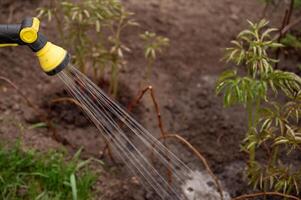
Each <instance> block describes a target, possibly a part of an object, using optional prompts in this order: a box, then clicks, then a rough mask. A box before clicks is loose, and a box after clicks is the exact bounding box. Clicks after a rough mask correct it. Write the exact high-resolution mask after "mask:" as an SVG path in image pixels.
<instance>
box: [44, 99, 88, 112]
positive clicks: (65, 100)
mask: <svg viewBox="0 0 301 200" xmlns="http://www.w3.org/2000/svg"><path fill="white" fill-rule="evenodd" d="M61 102H70V103H73V104H75V105H77V106H78V107H80V108H81V109H84V107H83V106H82V104H80V103H79V102H78V101H77V100H75V99H73V98H71V97H61V98H56V99H52V100H51V101H50V104H54V103H61Z"/></svg>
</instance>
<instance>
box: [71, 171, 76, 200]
mask: <svg viewBox="0 0 301 200" xmlns="http://www.w3.org/2000/svg"><path fill="white" fill-rule="evenodd" d="M70 185H71V188H72V199H73V200H77V187H76V179H75V175H74V174H71V176H70Z"/></svg>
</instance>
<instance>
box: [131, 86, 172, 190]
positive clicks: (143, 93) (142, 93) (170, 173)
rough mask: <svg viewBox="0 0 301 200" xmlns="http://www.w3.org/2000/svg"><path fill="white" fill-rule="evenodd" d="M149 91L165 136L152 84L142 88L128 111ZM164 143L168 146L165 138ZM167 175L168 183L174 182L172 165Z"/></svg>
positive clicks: (160, 127)
mask: <svg viewBox="0 0 301 200" xmlns="http://www.w3.org/2000/svg"><path fill="white" fill-rule="evenodd" d="M147 91H149V92H150V96H151V99H152V101H153V105H154V108H155V111H156V114H157V121H158V127H159V129H160V134H161V137H163V138H165V137H164V136H165V130H164V126H163V122H162V117H161V113H160V108H159V104H158V102H157V100H156V97H155V92H154V89H153V87H152V86H151V85H149V86H147V87H146V88H144V89H143V90H141V92H140V93H139V94H138V96H137V97H136V98H135V99H134V101H133V102H132V103H130V104H129V106H128V111H129V112H131V111H132V110H133V108H134V107H135V106H136V105H137V104H138V103H140V101H141V99H142V98H143V97H144V95H145V93H146V92H147ZM163 145H164V146H167V145H166V143H165V140H163ZM167 154H168V155H169V152H167ZM168 155H167V158H168V161H169V162H170V160H169V156H168ZM167 176H168V183H169V184H170V185H171V183H172V171H171V166H169V167H168V169H167Z"/></svg>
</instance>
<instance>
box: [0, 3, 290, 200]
mask: <svg viewBox="0 0 301 200" xmlns="http://www.w3.org/2000/svg"><path fill="white" fill-rule="evenodd" d="M44 2H47V1H35V0H24V1H12V0H1V1H0V7H1V8H2V12H1V13H0V22H2V23H6V22H19V21H20V20H21V19H22V18H23V17H24V16H32V15H34V14H35V8H37V7H38V6H41V5H43V4H44ZM124 4H125V5H126V7H127V8H128V9H129V10H131V11H133V12H135V13H136V15H135V18H136V19H138V21H139V23H140V24H141V27H139V28H131V29H128V30H127V31H126V33H125V36H124V40H125V41H126V42H127V43H128V44H129V46H130V47H131V49H133V53H132V54H131V55H129V56H128V58H127V60H128V61H129V64H128V66H127V68H125V69H123V70H122V74H121V77H120V78H121V86H120V93H121V95H120V96H121V97H123V98H124V99H123V100H122V101H121V102H122V104H124V105H126V104H127V103H128V102H130V100H129V99H132V98H134V96H135V94H136V93H138V91H139V90H140V89H141V88H139V86H138V85H139V83H140V81H141V79H142V77H143V74H144V71H145V68H144V66H145V60H144V59H143V52H142V47H141V46H140V45H138V44H137V43H135V41H137V37H138V36H137V35H138V33H139V32H142V31H144V30H146V29H147V30H152V31H155V32H157V33H158V34H161V35H164V36H167V37H169V38H170V40H171V46H170V48H169V50H168V52H167V53H166V54H165V55H164V56H162V57H161V58H159V60H158V61H157V62H156V64H155V68H154V75H153V77H152V79H151V84H152V85H153V87H154V89H155V93H156V97H157V100H158V102H159V104H160V108H161V113H162V116H163V121H164V124H165V127H166V130H168V131H169V132H172V133H179V134H180V135H182V136H183V137H184V138H186V139H187V140H188V141H189V142H191V144H193V145H194V146H195V147H197V149H198V150H200V152H202V153H203V154H204V156H205V157H206V158H207V159H208V161H209V163H210V165H211V166H212V168H213V170H214V172H215V173H216V174H217V175H218V176H219V178H220V179H221V180H222V182H223V185H224V187H225V188H226V190H227V191H229V192H230V193H231V195H232V196H236V195H239V194H242V193H245V192H247V191H249V190H250V189H249V188H248V186H247V185H246V183H245V181H243V173H242V172H243V169H244V164H243V162H244V160H245V159H246V156H245V155H244V154H242V153H241V152H240V148H239V141H241V140H242V139H243V137H244V132H245V113H244V112H243V111H242V110H241V109H239V108H233V109H223V107H222V104H221V102H222V100H221V98H219V97H216V96H215V93H214V87H215V81H216V79H217V76H218V74H219V73H220V72H222V71H223V70H224V69H226V67H227V65H226V64H225V63H223V62H221V61H220V59H221V57H222V55H223V51H222V49H224V48H225V47H227V45H228V44H229V41H230V40H231V39H233V38H234V37H235V36H236V34H237V33H238V32H239V31H240V30H242V29H243V28H246V27H247V22H246V20H247V19H249V20H256V19H258V18H259V17H260V16H262V10H263V5H262V4H260V3H258V2H257V1H247V0H220V1H213V0H203V1H196V0H148V1H142V0H124ZM272 13H276V12H274V11H273V12H272ZM278 13H280V14H281V12H278ZM269 16H272V18H273V22H272V24H273V25H275V26H277V27H278V26H280V22H281V20H280V16H274V15H272V14H269ZM43 29H44V32H45V33H46V35H48V37H49V38H51V39H52V40H54V41H56V42H57V43H58V44H59V43H60V42H59V41H57V40H58V38H55V32H54V31H53V30H51V29H50V28H48V27H46V26H45V24H43ZM0 58H1V59H0V66H1V67H2V70H1V73H0V75H1V76H5V77H8V78H9V79H11V80H12V81H13V82H14V83H15V84H16V85H18V86H19V87H20V88H21V89H22V92H23V93H24V94H26V96H28V98H30V99H31V101H32V102H34V103H35V104H36V105H37V106H39V107H40V109H41V112H44V113H47V114H48V116H49V118H53V119H54V123H55V126H56V128H57V131H58V134H59V136H60V137H61V138H65V139H66V140H67V141H68V143H70V144H71V145H67V146H66V147H64V148H67V149H68V150H70V152H75V151H76V150H77V149H78V148H80V147H83V148H84V155H85V156H87V157H88V156H96V157H100V156H101V154H102V152H101V151H102V148H103V146H104V144H103V141H102V139H101V137H100V136H99V135H98V134H97V131H96V129H95V128H94V127H93V126H92V125H91V124H90V122H89V121H88V120H87V119H86V118H85V116H84V115H83V113H81V111H80V110H79V109H78V108H77V107H76V106H75V105H70V104H56V105H50V101H51V100H52V99H53V98H56V97H61V96H65V93H64V90H63V84H62V83H60V82H59V81H58V79H57V78H53V77H48V76H47V75H44V74H43V73H41V71H40V69H39V67H38V66H39V65H38V62H37V60H36V59H34V56H33V55H32V53H31V52H30V51H29V50H28V49H27V48H26V47H19V48H6V49H1V50H0ZM292 62H293V63H294V62H295V61H292ZM0 97H1V98H0V111H1V116H0V117H1V121H2V122H3V123H2V124H1V127H0V138H1V140H5V141H7V140H8V141H13V140H14V139H16V138H18V137H19V136H20V134H19V133H20V131H19V128H18V126H16V125H15V124H16V123H17V124H22V125H23V126H29V125H30V124H33V123H36V122H39V118H38V115H37V114H36V113H35V112H34V111H33V109H31V108H30V107H28V106H27V105H26V104H25V103H24V101H23V99H22V98H20V96H19V95H18V94H17V93H16V91H15V90H13V89H12V88H11V87H9V86H8V85H7V84H4V83H2V82H1V85H0ZM138 110H139V111H138V112H136V113H135V114H136V115H138V116H139V118H138V119H140V120H139V121H140V122H141V123H142V124H143V125H144V126H145V127H146V128H147V129H149V130H150V132H152V133H154V135H156V136H158V135H159V129H158V126H157V121H156V120H157V119H156V115H155V112H154V109H153V106H152V102H151V99H150V98H148V97H146V98H145V99H144V100H143V101H142V105H141V106H140V108H139V109H138ZM7 121H9V122H11V123H4V122H7ZM22 136H23V139H24V143H25V145H26V146H27V147H30V148H31V147H34V148H37V149H40V150H48V149H51V148H63V147H62V146H63V145H62V144H61V143H59V142H57V141H55V140H53V139H52V137H51V134H50V133H49V132H48V131H47V130H46V129H34V130H25V133H24V134H23V135H22ZM178 151H179V152H178V153H179V157H180V158H182V159H184V161H185V162H186V163H187V164H189V165H190V166H192V167H193V168H198V169H202V166H201V163H200V162H199V161H198V160H197V159H196V158H195V157H194V156H193V155H192V154H190V153H189V152H187V151H186V150H185V149H184V148H183V149H181V150H178ZM106 162H107V163H110V160H109V159H106ZM119 170H120V167H119V168H116V166H114V165H110V167H108V168H104V170H103V175H102V176H101V177H100V180H99V182H98V184H97V186H98V187H100V188H101V193H100V196H101V198H100V199H108V200H113V199H124V200H125V199H136V200H138V199H147V198H146V197H145V196H146V193H145V192H144V191H143V190H141V189H135V188H140V187H138V186H135V184H133V183H131V181H130V179H126V178H120V177H124V176H119V175H120V172H118V173H117V171H119ZM118 174H119V175H118ZM133 188H134V189H133ZM148 199H150V198H148Z"/></svg>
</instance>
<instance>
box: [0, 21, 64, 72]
mask: <svg viewBox="0 0 301 200" xmlns="http://www.w3.org/2000/svg"><path fill="white" fill-rule="evenodd" d="M39 29H40V21H39V19H38V18H36V17H34V18H26V19H24V20H23V21H22V22H21V23H20V24H0V47H7V46H19V45H27V46H28V47H30V48H31V50H32V51H33V52H35V54H36V56H37V57H38V59H39V62H40V65H41V68H42V70H43V71H44V72H45V73H46V74H48V75H55V74H57V73H59V72H60V71H62V70H63V69H64V68H65V67H66V66H67V65H68V63H69V61H70V56H69V54H68V52H67V51H66V50H65V49H63V48H61V47H59V46H57V45H55V44H53V43H51V42H49V41H48V40H47V38H46V37H45V36H44V35H43V34H41V33H40V31H39Z"/></svg>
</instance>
